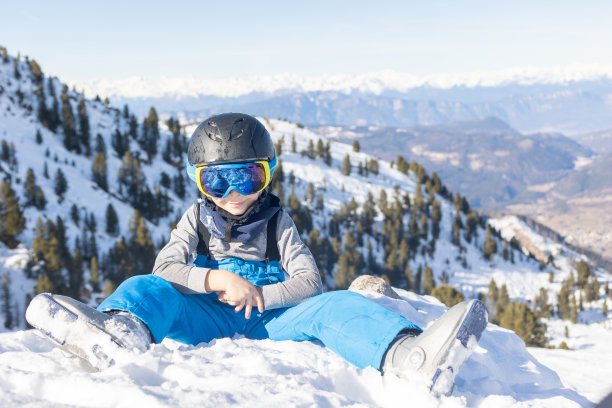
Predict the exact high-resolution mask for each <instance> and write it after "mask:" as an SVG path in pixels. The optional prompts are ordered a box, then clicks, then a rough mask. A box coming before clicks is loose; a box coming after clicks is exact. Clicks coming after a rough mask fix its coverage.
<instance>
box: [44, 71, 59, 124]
mask: <svg viewBox="0 0 612 408" xmlns="http://www.w3.org/2000/svg"><path fill="white" fill-rule="evenodd" d="M47 88H48V90H49V97H50V98H51V99H52V102H51V109H49V111H48V122H49V126H48V127H49V130H51V131H52V132H54V133H55V131H56V130H57V127H58V126H59V125H60V124H61V119H60V114H59V102H58V100H57V94H56V92H55V85H54V83H53V79H52V78H48V79H47Z"/></svg>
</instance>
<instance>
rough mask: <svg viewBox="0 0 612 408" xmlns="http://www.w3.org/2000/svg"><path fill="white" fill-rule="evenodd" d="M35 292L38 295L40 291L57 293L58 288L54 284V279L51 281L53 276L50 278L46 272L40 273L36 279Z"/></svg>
mask: <svg viewBox="0 0 612 408" xmlns="http://www.w3.org/2000/svg"><path fill="white" fill-rule="evenodd" d="M34 293H35V294H37V295H38V294H40V293H57V290H56V288H55V285H54V284H53V281H51V278H49V276H47V275H46V274H43V275H40V276H39V277H38V279H37V281H36V287H35V288H34Z"/></svg>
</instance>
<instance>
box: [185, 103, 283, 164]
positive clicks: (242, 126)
mask: <svg viewBox="0 0 612 408" xmlns="http://www.w3.org/2000/svg"><path fill="white" fill-rule="evenodd" d="M274 157H275V152H274V144H273V143H272V138H271V137H270V133H268V131H267V130H266V128H265V127H264V125H262V124H261V122H259V121H258V120H257V119H255V118H254V117H252V116H249V115H246V114H244V113H223V114H221V115H216V116H212V117H210V118H208V119H206V120H205V121H204V122H202V123H200V125H199V126H198V127H197V128H196V130H195V131H194V132H193V135H192V136H191V140H190V141H189V149H188V150H187V158H188V160H189V164H191V165H192V166H201V165H204V164H208V165H210V164H222V163H236V162H247V161H255V160H266V161H272V160H273V159H274Z"/></svg>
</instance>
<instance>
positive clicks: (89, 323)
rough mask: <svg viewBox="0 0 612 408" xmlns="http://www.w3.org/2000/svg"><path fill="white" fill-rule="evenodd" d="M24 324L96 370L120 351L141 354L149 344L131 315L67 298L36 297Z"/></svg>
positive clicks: (147, 334) (140, 324) (146, 331)
mask: <svg viewBox="0 0 612 408" xmlns="http://www.w3.org/2000/svg"><path fill="white" fill-rule="evenodd" d="M26 320H27V321H28V323H30V324H31V325H32V326H33V327H34V328H36V329H38V330H40V331H41V332H42V333H43V334H44V335H46V336H47V337H48V338H49V339H50V340H51V341H52V342H53V343H55V344H56V345H57V346H58V347H59V348H61V349H62V350H64V351H67V352H68V353H70V354H73V355H75V356H77V357H80V358H82V359H83V360H85V361H86V362H87V363H89V364H90V365H91V366H92V367H93V368H95V369H97V370H102V369H104V368H107V367H110V366H111V365H113V364H114V363H115V360H114V358H115V356H117V355H118V354H120V353H121V352H122V351H129V352H133V351H137V352H144V351H146V350H147V349H148V347H149V345H150V344H151V334H150V332H149V329H148V328H147V326H146V325H145V324H144V323H143V322H142V321H141V320H140V319H138V318H137V317H135V316H133V315H132V314H130V313H127V312H118V313H117V314H114V315H111V314H106V313H102V312H99V311H98V310H96V309H94V308H92V307H89V306H87V305H85V304H84V303H81V302H79V301H77V300H74V299H72V298H69V297H67V296H61V295H52V294H50V293H41V294H39V295H37V296H35V297H34V299H32V301H31V302H30V305H29V306H28V309H27V310H26Z"/></svg>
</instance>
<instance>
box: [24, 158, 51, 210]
mask: <svg viewBox="0 0 612 408" xmlns="http://www.w3.org/2000/svg"><path fill="white" fill-rule="evenodd" d="M24 196H25V199H26V201H25V203H24V206H25V207H30V206H34V207H36V208H37V209H39V210H44V209H45V206H46V205H47V199H46V198H45V194H44V193H43V191H42V189H41V188H40V186H38V185H36V175H35V174H34V170H32V169H31V168H29V169H28V172H27V175H26V182H25V186H24Z"/></svg>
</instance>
